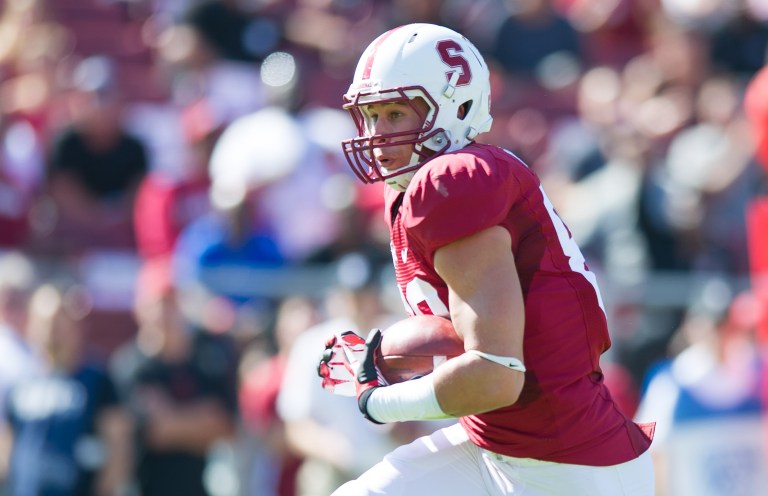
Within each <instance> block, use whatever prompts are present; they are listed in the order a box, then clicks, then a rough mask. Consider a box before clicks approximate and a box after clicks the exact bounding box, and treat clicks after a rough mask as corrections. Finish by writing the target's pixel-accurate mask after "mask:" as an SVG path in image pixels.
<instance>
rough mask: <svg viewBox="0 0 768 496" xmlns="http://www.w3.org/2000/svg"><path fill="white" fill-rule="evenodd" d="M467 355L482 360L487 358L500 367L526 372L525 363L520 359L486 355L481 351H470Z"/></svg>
mask: <svg viewBox="0 0 768 496" xmlns="http://www.w3.org/2000/svg"><path fill="white" fill-rule="evenodd" d="M467 353H472V354H474V355H477V356H479V357H481V358H485V359H486V360H489V361H491V362H494V363H498V364H499V365H503V366H504V367H507V368H510V369H512V370H517V371H519V372H525V365H523V362H521V361H520V359H519V358H515V357H503V356H499V355H491V354H490V353H485V352H484V351H479V350H468V351H467Z"/></svg>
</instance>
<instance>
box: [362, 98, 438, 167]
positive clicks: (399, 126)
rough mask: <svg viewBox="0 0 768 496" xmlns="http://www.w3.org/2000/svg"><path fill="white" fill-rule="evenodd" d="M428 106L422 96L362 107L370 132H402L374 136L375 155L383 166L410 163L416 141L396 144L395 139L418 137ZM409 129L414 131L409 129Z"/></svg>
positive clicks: (397, 140)
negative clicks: (394, 135) (375, 137)
mask: <svg viewBox="0 0 768 496" xmlns="http://www.w3.org/2000/svg"><path fill="white" fill-rule="evenodd" d="M428 109H429V107H428V106H427V104H426V103H425V102H424V101H422V100H421V99H418V98H417V99H414V100H410V101H403V102H390V103H377V104H373V105H367V106H365V107H364V108H363V109H362V110H363V115H364V116H365V122H366V126H367V128H368V129H367V130H368V133H369V135H370V136H376V135H391V134H398V133H400V136H396V137H389V138H379V139H374V148H373V157H374V158H375V159H376V162H378V164H379V166H380V167H382V168H384V169H386V170H388V171H393V170H397V169H399V168H401V167H405V166H406V165H408V164H409V163H410V161H411V154H412V153H413V143H408V144H403V145H395V146H392V143H397V142H400V141H405V140H413V139H414V138H416V137H417V135H418V131H419V130H420V129H421V127H422V124H423V123H424V118H425V116H426V115H427V111H428ZM409 131H414V132H413V133H408V132H409ZM375 145H387V146H380V147H377V146H375Z"/></svg>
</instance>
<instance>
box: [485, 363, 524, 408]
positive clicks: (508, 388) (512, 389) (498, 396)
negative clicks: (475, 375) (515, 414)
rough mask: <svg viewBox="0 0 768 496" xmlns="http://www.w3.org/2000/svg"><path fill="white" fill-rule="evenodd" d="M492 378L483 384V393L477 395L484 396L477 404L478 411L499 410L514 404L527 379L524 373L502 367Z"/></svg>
mask: <svg viewBox="0 0 768 496" xmlns="http://www.w3.org/2000/svg"><path fill="white" fill-rule="evenodd" d="M489 378H490V379H491V380H489V381H487V382H486V383H484V384H482V385H481V386H480V388H482V390H483V393H482V394H481V395H478V396H476V397H482V398H483V399H482V401H480V402H478V404H476V405H475V407H476V413H484V412H489V411H492V410H498V409H499V408H504V407H507V406H510V405H513V404H515V403H516V402H517V400H518V399H519V398H520V393H521V392H522V390H523V384H524V381H525V379H524V378H525V376H524V374H522V373H520V372H517V371H513V370H504V369H501V370H500V371H497V373H495V374H493V376H490V377H489Z"/></svg>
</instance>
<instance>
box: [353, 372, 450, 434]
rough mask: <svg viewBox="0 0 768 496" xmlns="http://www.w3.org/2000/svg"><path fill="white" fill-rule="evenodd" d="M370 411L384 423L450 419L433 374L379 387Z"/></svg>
mask: <svg viewBox="0 0 768 496" xmlns="http://www.w3.org/2000/svg"><path fill="white" fill-rule="evenodd" d="M366 410H367V411H368V415H370V416H371V417H373V418H374V419H376V420H378V421H379V422H382V423H388V422H405V421H408V420H437V419H446V418H450V415H447V414H446V413H445V412H443V410H442V409H441V408H440V404H439V403H438V402H437V396H436V395H435V385H434V383H433V382H432V374H429V375H425V376H424V377H420V378H418V379H413V380H410V381H405V382H401V383H399V384H393V385H391V386H387V387H381V388H376V390H374V391H373V393H372V394H371V396H370V397H369V398H368V402H367V403H366Z"/></svg>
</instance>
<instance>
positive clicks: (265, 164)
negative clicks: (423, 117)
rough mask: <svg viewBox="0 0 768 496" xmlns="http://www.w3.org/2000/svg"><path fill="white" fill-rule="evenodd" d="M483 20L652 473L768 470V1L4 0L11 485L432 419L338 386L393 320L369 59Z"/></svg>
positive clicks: (133, 482) (187, 481) (704, 477)
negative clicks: (372, 143) (379, 49)
mask: <svg viewBox="0 0 768 496" xmlns="http://www.w3.org/2000/svg"><path fill="white" fill-rule="evenodd" d="M408 22H431V23H438V24H443V25H446V26H448V27H451V28H453V29H456V30H458V31H460V32H462V33H463V34H465V35H466V36H467V37H468V38H469V39H470V40H472V41H473V42H474V43H475V45H476V46H477V47H478V48H479V49H480V51H481V52H482V53H483V54H484V56H485V57H486V60H487V62H488V63H489V65H490V67H491V71H492V75H491V77H492V102H493V103H492V107H493V108H492V110H493V115H494V126H493V130H492V131H491V132H490V133H488V134H486V135H483V136H481V139H480V141H483V142H490V143H494V144H498V145H501V146H504V147H506V148H508V149H510V150H512V151H514V152H515V153H516V154H517V155H518V156H520V157H521V158H523V159H524V160H525V161H526V162H527V163H528V164H529V165H530V167H531V168H532V169H534V170H535V171H536V172H537V173H538V174H539V176H540V177H541V179H542V182H543V184H544V187H545V188H546V189H547V191H548V194H549V196H550V198H551V199H552V201H553V203H554V204H555V206H556V208H557V210H558V213H559V214H560V215H561V216H562V217H563V219H564V220H565V222H566V224H567V225H568V226H569V228H570V229H571V232H572V234H573V236H574V237H575V238H576V240H577V241H578V242H579V243H580V245H581V247H582V250H583V251H584V254H585V256H586V259H587V263H588V265H589V266H590V269H591V270H593V271H594V272H596V273H597V275H598V280H599V282H600V285H601V289H602V292H603V297H604V300H605V304H606V311H607V314H608V320H609V323H610V329H611V333H612V339H613V347H612V348H611V350H610V351H609V352H608V353H607V354H606V355H605V359H604V372H605V379H606V381H607V382H608V383H609V384H610V386H611V388H612V392H613V395H614V396H615V397H616V399H617V400H618V402H619V404H620V406H621V408H622V409H624V410H625V412H626V413H627V415H629V416H631V417H636V418H637V419H639V420H655V421H657V423H658V424H657V436H656V442H655V443H654V448H653V450H654V456H655V460H656V461H657V464H658V479H659V495H672V496H688V495H696V496H701V495H709V494H719V495H722V494H729V495H731V496H734V495H745V496H747V495H748V496H756V495H758V494H768V466H766V463H767V461H766V457H765V451H766V449H765V448H766V446H768V445H766V443H768V437H766V436H765V435H764V430H763V424H764V417H765V415H763V412H764V410H765V409H764V407H763V405H764V403H765V394H766V392H768V390H766V389H765V387H764V386H763V384H764V382H765V379H766V375H765V370H764V365H763V361H764V360H763V354H764V353H763V351H762V350H763V348H764V338H766V337H767V336H768V334H766V333H767V332H768V325H767V324H768V311H766V308H768V289H766V285H767V284H766V278H765V274H766V273H768V188H767V186H768V182H766V172H768V169H767V168H766V164H768V73H765V70H764V69H763V67H764V66H765V64H766V61H768V58H767V57H766V56H767V54H768V51H767V50H768V2H766V1H764V0H421V1H413V0H2V1H0V395H1V396H0V397H1V398H2V402H1V403H0V407H2V409H3V411H2V413H3V416H2V436H1V437H0V479H2V480H3V481H4V489H5V494H8V495H13V496H20V495H47V494H57V495H64V494H78V495H79V494H83V495H85V494H98V495H139V494H140V495H144V496H153V495H155V494H162V495H164V496H173V495H176V494H178V495H184V496H193V495H197V494H200V495H205V494H209V495H221V496H230V495H265V496H272V495H279V496H288V495H302V496H305V495H327V494H330V492H331V491H332V489H333V488H334V487H336V486H337V485H338V484H339V483H340V482H342V481H344V480H347V479H348V478H350V477H353V476H355V475H356V474H359V473H360V472H361V471H362V470H364V469H365V468H366V467H367V466H370V465H371V464H372V463H373V462H375V461H376V460H378V459H379V458H380V457H381V456H382V455H383V454H384V453H386V452H387V451H388V450H389V449H391V448H392V447H393V446H396V445H398V444H401V443H403V442H406V441H408V440H410V439H413V438H414V436H418V435H420V434H422V433H424V432H425V430H431V429H432V428H434V426H433V425H431V424H427V425H423V424H416V425H411V424H402V425H397V426H373V425H369V424H368V423H366V422H365V421H364V420H363V419H362V418H361V417H360V416H359V415H357V412H356V407H355V405H354V400H350V399H348V398H337V397H331V395H327V394H325V393H324V392H322V391H320V386H319V381H318V380H317V378H316V376H315V370H314V368H315V363H316V358H317V356H318V354H319V352H320V351H321V349H322V344H323V339H324V337H325V335H327V334H328V333H329V332H338V331H343V330H346V329H351V330H361V331H367V330H368V329H370V328H371V327H373V326H384V325H386V324H387V323H389V322H392V321H393V320H396V319H399V318H402V317H403V316H404V315H405V314H404V312H403V311H402V307H401V303H400V299H399V296H398V295H397V294H396V286H395V284H394V280H393V275H392V273H391V269H390V254H389V246H388V243H389V241H388V237H387V232H386V226H385V224H384V223H383V221H382V220H383V218H382V216H381V213H380V208H381V207H382V198H381V194H382V189H381V185H373V186H364V185H362V184H359V183H358V182H357V180H356V179H355V178H354V176H353V175H352V174H351V173H350V171H349V170H348V169H347V166H346V163H345V161H344V158H343V156H342V155H341V147H340V144H339V141H340V140H341V139H344V138H348V137H352V136H353V135H354V133H355V131H354V129H353V126H352V122H351V119H349V118H348V116H347V115H346V114H345V113H344V112H343V111H341V110H340V106H341V95H342V94H343V93H344V92H345V91H346V89H347V87H348V85H349V82H350V81H351V78H352V74H353V72H354V66H355V64H356V62H357V60H358V58H359V56H360V54H361V53H362V51H363V49H364V48H365V46H367V45H368V43H369V42H370V41H372V40H373V39H374V38H375V37H376V36H377V35H378V34H380V33H381V32H383V31H385V30H387V29H389V28H392V27H394V26H397V25H400V24H403V23H408Z"/></svg>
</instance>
